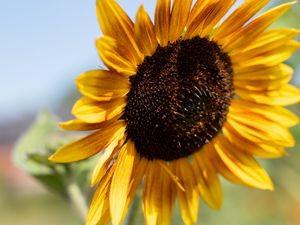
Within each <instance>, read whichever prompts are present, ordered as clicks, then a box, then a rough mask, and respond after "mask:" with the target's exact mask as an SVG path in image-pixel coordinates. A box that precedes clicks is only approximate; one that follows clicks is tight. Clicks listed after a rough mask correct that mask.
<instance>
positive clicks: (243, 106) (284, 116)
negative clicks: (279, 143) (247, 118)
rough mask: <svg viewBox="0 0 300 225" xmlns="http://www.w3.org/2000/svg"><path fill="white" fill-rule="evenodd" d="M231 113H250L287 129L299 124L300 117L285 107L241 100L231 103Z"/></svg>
mask: <svg viewBox="0 0 300 225" xmlns="http://www.w3.org/2000/svg"><path fill="white" fill-rule="evenodd" d="M230 111H231V112H232V113H234V114H245V115H247V114H249V113H250V114H252V115H253V116H254V117H259V118H264V119H266V120H271V121H273V122H274V123H279V124H281V125H282V126H285V127H292V126H295V125H297V124H298V123H299V118H298V116H297V115H295V114H294V113H292V112H290V111H289V110H287V109H285V108H283V107H280V106H268V105H260V104H256V103H253V102H248V101H243V100H240V99H235V100H234V101H232V102H231V107H230Z"/></svg>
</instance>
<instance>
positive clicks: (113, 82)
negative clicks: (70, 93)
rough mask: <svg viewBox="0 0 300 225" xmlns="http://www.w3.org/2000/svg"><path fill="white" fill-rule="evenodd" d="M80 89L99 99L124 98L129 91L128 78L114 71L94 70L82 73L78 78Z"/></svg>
mask: <svg viewBox="0 0 300 225" xmlns="http://www.w3.org/2000/svg"><path fill="white" fill-rule="evenodd" d="M76 84H77V87H78V90H79V91H80V92H81V93H82V94H83V95H85V96H87V97H89V98H91V99H94V100H97V101H110V100H112V99H116V98H122V97H124V96H126V94H127V93H128V92H129V89H130V84H129V81H128V79H126V78H124V77H122V76H121V75H120V74H117V73H115V72H113V71H105V70H93V71H89V72H86V73H84V74H81V75H80V76H79V77H78V78H77V79H76Z"/></svg>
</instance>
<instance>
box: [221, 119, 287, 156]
mask: <svg viewBox="0 0 300 225" xmlns="http://www.w3.org/2000/svg"><path fill="white" fill-rule="evenodd" d="M222 131H223V133H224V136H225V137H226V138H227V139H228V141H229V142H230V143H231V144H232V145H233V146H235V148H237V149H238V151H244V152H246V153H248V154H250V155H255V156H259V157H262V158H278V157H282V156H285V155H286V154H287V153H286V151H285V150H284V147H282V146H279V145H276V144H274V143H265V142H263V141H260V142H253V141H251V140H249V139H247V138H245V137H243V135H242V134H241V133H239V132H238V131H237V130H236V129H235V128H234V127H232V126H231V125H230V124H228V123H225V124H224V126H223V129H222Z"/></svg>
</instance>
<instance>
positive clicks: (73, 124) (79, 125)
mask: <svg viewBox="0 0 300 225" xmlns="http://www.w3.org/2000/svg"><path fill="white" fill-rule="evenodd" d="M115 121H116V119H111V120H108V121H105V122H103V123H87V122H84V121H81V120H79V119H74V120H69V121H65V122H61V123H59V126H60V127H61V128H62V129H65V130H80V131H81V130H82V131H85V130H97V129H100V128H102V127H106V126H108V125H109V124H111V123H114V122H115Z"/></svg>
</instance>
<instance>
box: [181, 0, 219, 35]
mask: <svg viewBox="0 0 300 225" xmlns="http://www.w3.org/2000/svg"><path fill="white" fill-rule="evenodd" d="M219 2H220V1H219V0H211V1H209V0H204V1H197V2H196V4H195V6H194V7H193V9H192V11H191V14H190V17H189V19H188V22H187V30H186V32H185V36H184V38H185V39H190V38H193V37H195V36H197V35H199V34H200V32H201V31H202V29H203V25H204V23H205V21H206V19H207V18H208V17H209V15H210V14H211V13H212V12H213V11H214V10H215V8H217V5H218V3H219Z"/></svg>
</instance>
